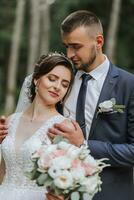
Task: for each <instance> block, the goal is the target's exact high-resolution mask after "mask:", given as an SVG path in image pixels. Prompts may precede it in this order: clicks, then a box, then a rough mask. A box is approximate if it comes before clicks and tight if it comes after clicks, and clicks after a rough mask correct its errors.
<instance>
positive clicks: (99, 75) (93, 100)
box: [64, 56, 109, 139]
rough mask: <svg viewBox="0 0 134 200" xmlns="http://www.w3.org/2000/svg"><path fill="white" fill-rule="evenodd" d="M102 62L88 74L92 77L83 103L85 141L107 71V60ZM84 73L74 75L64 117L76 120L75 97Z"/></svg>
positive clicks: (79, 72)
mask: <svg viewBox="0 0 134 200" xmlns="http://www.w3.org/2000/svg"><path fill="white" fill-rule="evenodd" d="M105 58H106V59H105V60H104V62H103V63H102V64H101V65H99V66H98V67H97V68H96V69H94V70H93V71H91V72H90V73H89V74H90V75H91V76H92V77H93V78H92V79H90V80H89V81H88V86H87V94H86V102H85V122H86V134H87V135H86V139H88V136H89V132H90V128H91V123H92V119H93V116H94V113H95V109H96V105H97V102H98V99H99V96H100V93H101V89H102V86H103V83H104V81H105V78H106V76H107V73H108V70H109V60H108V58H107V57H106V56H105ZM83 73H85V72H84V71H81V70H79V71H78V72H77V73H76V75H75V80H74V84H73V87H72V90H71V93H70V95H69V97H68V98H67V100H66V102H65V106H64V116H65V117H69V118H71V119H74V120H75V119H76V104H77V97H78V93H79V90H80V86H81V82H82V79H81V75H82V74H83Z"/></svg>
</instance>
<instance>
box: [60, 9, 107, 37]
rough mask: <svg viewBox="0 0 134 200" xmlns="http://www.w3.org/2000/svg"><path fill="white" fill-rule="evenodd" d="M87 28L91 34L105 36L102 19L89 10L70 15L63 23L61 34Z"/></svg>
mask: <svg viewBox="0 0 134 200" xmlns="http://www.w3.org/2000/svg"><path fill="white" fill-rule="evenodd" d="M79 27H85V28H87V31H88V30H89V33H90V34H93V35H95V34H103V27H102V24H101V21H100V19H99V18H98V17H97V16H96V15H95V14H94V13H93V12H90V11H87V10H78V11H75V12H73V13H71V14H70V15H68V16H67V17H66V18H65V19H64V20H63V22H62V23H61V34H69V33H71V32H72V31H74V30H75V29H76V28H79Z"/></svg>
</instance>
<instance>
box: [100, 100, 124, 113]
mask: <svg viewBox="0 0 134 200" xmlns="http://www.w3.org/2000/svg"><path fill="white" fill-rule="evenodd" d="M124 109H125V105H118V104H116V99H115V98H112V99H110V100H107V101H103V102H102V103H100V104H99V106H98V112H97V114H99V113H115V112H118V113H123V112H124Z"/></svg>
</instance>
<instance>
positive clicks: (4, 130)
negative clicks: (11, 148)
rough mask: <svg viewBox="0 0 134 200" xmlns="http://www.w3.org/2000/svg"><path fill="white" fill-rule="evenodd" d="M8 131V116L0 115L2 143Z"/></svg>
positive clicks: (0, 141)
mask: <svg viewBox="0 0 134 200" xmlns="http://www.w3.org/2000/svg"><path fill="white" fill-rule="evenodd" d="M7 133H8V128H7V124H6V118H5V117H4V116H1V117H0V144H1V143H2V141H3V139H4V138H5V137H6V135H7Z"/></svg>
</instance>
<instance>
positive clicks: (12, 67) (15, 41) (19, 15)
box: [5, 0, 25, 114]
mask: <svg viewBox="0 0 134 200" xmlns="http://www.w3.org/2000/svg"><path fill="white" fill-rule="evenodd" d="M24 11H25V0H19V1H17V7H16V16H15V23H14V29H13V36H12V42H11V53H10V58H9V65H8V74H7V95H6V103H5V113H7V114H8V113H10V112H12V110H13V109H14V106H15V90H16V72H17V65H18V58H19V47H20V41H21V34H22V27H23V21H24Z"/></svg>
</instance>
